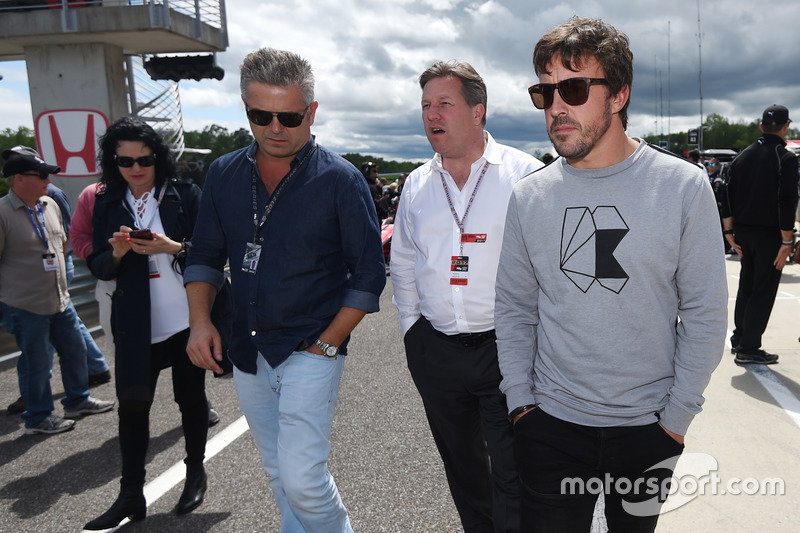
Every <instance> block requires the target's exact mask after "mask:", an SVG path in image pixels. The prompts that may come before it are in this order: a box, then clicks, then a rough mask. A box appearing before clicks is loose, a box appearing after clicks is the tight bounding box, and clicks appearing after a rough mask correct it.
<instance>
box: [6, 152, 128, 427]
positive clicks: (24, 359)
mask: <svg viewBox="0 0 800 533" xmlns="http://www.w3.org/2000/svg"><path fill="white" fill-rule="evenodd" d="M60 171H61V169H60V168H59V167H57V166H53V165H48V164H47V163H45V162H44V161H43V160H42V159H41V158H39V157H36V156H32V155H28V154H25V155H17V156H15V157H13V158H11V159H9V161H8V162H7V163H6V164H5V166H4V167H3V175H4V176H5V178H6V179H7V180H8V185H9V188H10V190H9V192H8V194H7V195H6V196H4V197H3V198H0V301H2V302H3V303H4V304H6V307H5V310H6V312H8V313H9V317H8V318H9V319H10V320H11V321H12V323H13V324H14V328H13V329H14V337H15V338H16V341H17V345H18V346H19V349H20V351H21V355H20V357H19V360H18V362H17V375H18V379H19V388H20V393H21V394H22V400H23V402H24V404H25V411H24V412H23V413H22V418H23V420H24V421H25V433H27V434H34V433H44V434H53V433H61V432H64V431H68V430H70V429H72V428H73V426H74V422H73V421H71V420H64V419H63V418H61V417H59V416H57V415H55V414H53V409H54V406H53V395H52V391H51V390H50V369H51V366H52V365H51V359H50V354H49V343H50V342H52V343H53V345H54V346H55V348H56V350H57V351H58V355H59V359H60V362H61V378H62V381H63V384H64V393H65V396H64V398H63V399H62V404H63V406H64V418H78V417H81V416H83V415H92V414H98V413H104V412H106V411H110V410H111V409H112V408H113V407H114V402H110V401H102V400H97V399H95V398H92V397H91V396H89V389H88V370H87V366H86V343H85V342H84V340H83V336H82V335H81V333H80V329H79V327H78V322H77V319H78V315H77V313H76V312H75V307H74V306H73V305H72V302H71V301H70V299H69V293H68V291H67V279H66V278H67V272H66V265H65V252H66V243H67V235H66V232H65V231H64V226H63V225H62V222H61V212H60V210H59V209H58V206H57V205H56V203H55V202H54V201H53V200H52V199H51V198H50V197H48V196H47V185H48V183H49V182H50V178H49V176H50V174H56V173H58V172H60Z"/></svg>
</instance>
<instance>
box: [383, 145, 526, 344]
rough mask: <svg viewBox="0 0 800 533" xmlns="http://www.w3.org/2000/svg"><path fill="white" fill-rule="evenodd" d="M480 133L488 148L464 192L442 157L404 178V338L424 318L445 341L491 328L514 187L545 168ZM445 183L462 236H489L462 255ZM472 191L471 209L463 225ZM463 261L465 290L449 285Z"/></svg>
mask: <svg viewBox="0 0 800 533" xmlns="http://www.w3.org/2000/svg"><path fill="white" fill-rule="evenodd" d="M483 134H484V138H485V139H486V148H485V149H484V152H483V156H481V158H480V159H478V160H477V161H475V162H474V163H473V164H472V167H471V169H470V175H469V179H468V180H467V183H466V184H465V185H464V187H463V189H461V190H459V189H458V187H457V186H456V184H455V182H454V181H453V178H452V177H451V176H450V174H449V173H448V172H447V171H446V170H444V168H442V157H441V155H439V154H436V155H434V157H433V158H432V159H431V160H430V161H428V162H427V163H425V164H424V165H422V166H421V167H419V168H417V169H416V170H414V171H413V172H412V173H411V174H410V175H409V176H408V178H407V179H406V184H405V186H404V188H403V194H401V195H400V205H399V206H398V209H397V215H396V216H395V221H394V233H393V234H392V253H391V280H392V285H393V286H394V297H393V299H392V300H393V302H394V304H395V306H396V307H397V310H398V318H399V320H400V328H401V330H402V334H403V335H404V336H405V334H406V332H407V331H408V329H409V328H410V327H411V326H413V325H414V323H415V322H416V321H417V320H418V319H419V317H420V315H423V316H425V318H427V319H428V320H429V321H430V322H431V324H432V325H433V327H434V328H436V329H437V330H438V331H441V332H442V333H445V334H447V335H454V334H457V333H480V332H483V331H488V330H491V329H494V296H495V293H494V284H495V277H496V275H497V263H498V260H499V257H500V249H501V247H502V244H503V228H504V225H505V219H506V209H507V208H508V199H509V197H510V195H511V188H512V187H513V185H514V183H516V182H517V181H519V179H520V178H523V177H524V176H526V175H528V174H530V173H531V172H533V171H534V170H536V169H537V168H540V167H542V163H541V161H539V160H538V159H536V158H535V157H533V156H531V155H529V154H526V153H524V152H521V151H520V150H517V149H515V148H511V147H508V146H504V145H502V144H498V143H496V142H495V140H494V139H493V138H492V136H491V135H490V134H489V132H487V131H484V132H483ZM487 162H488V167H487V169H486V173H485V175H484V176H483V178H482V179H481V174H482V173H483V168H484V166H485V165H486V163H487ZM442 177H444V182H445V184H446V185H447V190H448V192H449V194H450V199H451V201H452V205H453V207H454V209H455V211H456V214H457V215H458V217H459V219H460V220H462V221H463V222H464V233H465V234H486V241H485V242H465V243H464V244H463V253H462V251H461V244H462V243H461V232H460V230H459V227H458V224H457V223H456V221H455V218H454V217H453V214H452V212H451V209H450V204H449V203H448V200H447V194H446V193H445V190H444V187H443V185H442ZM479 180H480V185H479V187H478V190H477V191H475V186H476V184H478V182H479ZM473 192H475V194H474V199H473V201H472V206H471V207H470V208H469V212H468V213H467V217H466V219H464V213H465V211H466V210H467V207H468V206H469V203H470V198H471V197H472V196H473ZM462 255H463V256H466V257H468V258H469V269H468V272H467V273H466V276H467V284H466V285H458V284H451V277H452V274H451V263H452V260H453V258H454V257H456V256H462Z"/></svg>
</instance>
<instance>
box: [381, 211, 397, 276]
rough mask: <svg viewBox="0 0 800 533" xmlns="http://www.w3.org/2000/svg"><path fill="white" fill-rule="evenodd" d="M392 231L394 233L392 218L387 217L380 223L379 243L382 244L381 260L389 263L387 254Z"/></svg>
mask: <svg viewBox="0 0 800 533" xmlns="http://www.w3.org/2000/svg"><path fill="white" fill-rule="evenodd" d="M392 233H394V219H391V218H387V219H386V220H384V221H383V224H382V225H381V244H382V245H383V260H384V261H386V264H387V265H388V264H389V255H390V253H391V251H392Z"/></svg>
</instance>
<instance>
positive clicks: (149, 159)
mask: <svg viewBox="0 0 800 533" xmlns="http://www.w3.org/2000/svg"><path fill="white" fill-rule="evenodd" d="M114 159H116V160H117V166H118V167H122V168H131V167H132V166H133V165H134V164H136V163H139V166H140V167H152V166H153V165H155V164H156V154H150V155H143V156H142V157H137V158H135V159H134V158H133V157H128V156H124V155H115V156H114Z"/></svg>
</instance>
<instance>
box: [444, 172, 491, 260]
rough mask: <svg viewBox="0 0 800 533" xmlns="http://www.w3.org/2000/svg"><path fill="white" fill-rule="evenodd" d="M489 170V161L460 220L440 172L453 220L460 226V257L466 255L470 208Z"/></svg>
mask: <svg viewBox="0 0 800 533" xmlns="http://www.w3.org/2000/svg"><path fill="white" fill-rule="evenodd" d="M488 168H489V162H488V161H487V162H486V164H485V165H483V170H482V171H481V175H480V176H479V177H478V182H477V183H476V184H475V188H474V189H472V194H471V195H470V197H469V202H468V203H467V209H466V210H465V211H464V218H462V219H459V218H458V213H456V208H455V206H454V205H453V200H452V199H451V198H450V190H449V189H448V188H447V182H446V181H445V179H444V173H442V171H441V170H440V171H439V177H441V178H442V187H444V194H445V196H447V203H448V204H449V205H450V212H451V213H452V214H453V219H454V220H455V221H456V226H458V231H459V236H458V241H459V243H460V250H461V251H460V252H459V255H464V241H463V235H464V225H465V223H466V221H467V215H468V214H469V208H470V207H472V202H473V201H474V200H475V195H476V194H477V193H478V187H480V186H481V181H482V180H483V176H484V174H486V170H487V169H488Z"/></svg>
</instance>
